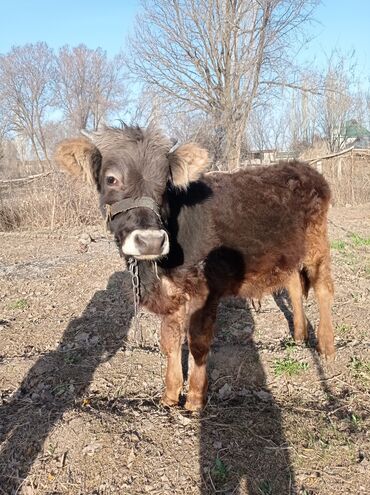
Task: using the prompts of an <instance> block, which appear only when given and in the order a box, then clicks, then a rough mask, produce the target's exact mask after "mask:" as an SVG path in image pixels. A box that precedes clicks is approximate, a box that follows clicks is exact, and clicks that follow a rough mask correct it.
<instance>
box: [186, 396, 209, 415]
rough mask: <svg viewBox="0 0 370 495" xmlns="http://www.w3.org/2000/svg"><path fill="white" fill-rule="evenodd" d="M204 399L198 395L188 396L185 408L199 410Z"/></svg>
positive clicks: (202, 406) (193, 410)
mask: <svg viewBox="0 0 370 495" xmlns="http://www.w3.org/2000/svg"><path fill="white" fill-rule="evenodd" d="M204 402H205V401H204V400H203V398H200V397H188V398H187V400H186V402H185V409H186V410H187V411H192V412H196V411H201V410H202V409H203V408H204Z"/></svg>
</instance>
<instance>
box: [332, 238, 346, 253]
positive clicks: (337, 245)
mask: <svg viewBox="0 0 370 495" xmlns="http://www.w3.org/2000/svg"><path fill="white" fill-rule="evenodd" d="M330 246H331V248H332V249H336V250H337V251H339V252H340V253H344V252H345V250H346V243H345V242H344V241H332V242H331V243H330Z"/></svg>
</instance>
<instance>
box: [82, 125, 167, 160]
mask: <svg viewBox="0 0 370 495" xmlns="http://www.w3.org/2000/svg"><path fill="white" fill-rule="evenodd" d="M90 139H91V140H92V142H93V143H94V144H95V145H96V146H97V148H98V149H99V150H100V151H101V152H102V153H104V152H105V151H117V152H120V151H123V150H124V149H126V147H127V146H130V147H131V146H135V145H136V146H138V148H140V149H143V148H145V150H146V151H148V152H150V151H151V152H159V153H167V152H168V150H169V149H170V147H171V141H170V140H169V139H168V138H167V137H165V136H164V135H163V134H162V132H161V131H160V130H159V129H157V128H156V127H155V126H154V125H152V124H149V126H148V127H147V128H142V127H139V126H128V125H126V124H123V125H122V126H120V127H114V126H106V125H104V126H102V127H101V128H99V129H98V130H97V131H95V132H93V133H91V134H90Z"/></svg>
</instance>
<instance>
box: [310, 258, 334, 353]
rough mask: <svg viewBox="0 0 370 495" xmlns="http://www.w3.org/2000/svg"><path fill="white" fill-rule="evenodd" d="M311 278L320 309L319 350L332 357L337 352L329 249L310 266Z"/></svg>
mask: <svg viewBox="0 0 370 495" xmlns="http://www.w3.org/2000/svg"><path fill="white" fill-rule="evenodd" d="M309 278H310V282H311V283H312V286H313V288H314V291H315V296H316V299H317V303H318V305H319V311H320V322H319V328H318V330H317V350H318V352H319V353H320V354H323V355H324V356H325V357H330V356H332V355H334V354H335V348H334V331H333V324H332V317H331V307H332V303H333V294H334V287H333V280H332V277H331V270H330V255H329V249H328V250H327V253H326V254H325V255H324V256H323V257H322V258H321V260H320V261H318V262H317V263H316V265H314V266H311V267H310V268H309Z"/></svg>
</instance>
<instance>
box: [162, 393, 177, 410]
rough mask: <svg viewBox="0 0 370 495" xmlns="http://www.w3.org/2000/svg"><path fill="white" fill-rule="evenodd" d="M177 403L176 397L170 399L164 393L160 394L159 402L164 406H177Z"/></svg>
mask: <svg viewBox="0 0 370 495" xmlns="http://www.w3.org/2000/svg"><path fill="white" fill-rule="evenodd" d="M178 403H179V400H178V399H171V398H170V397H168V396H167V395H166V394H164V395H162V398H161V404H163V405H164V406H167V407H173V406H177V405H178Z"/></svg>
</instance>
